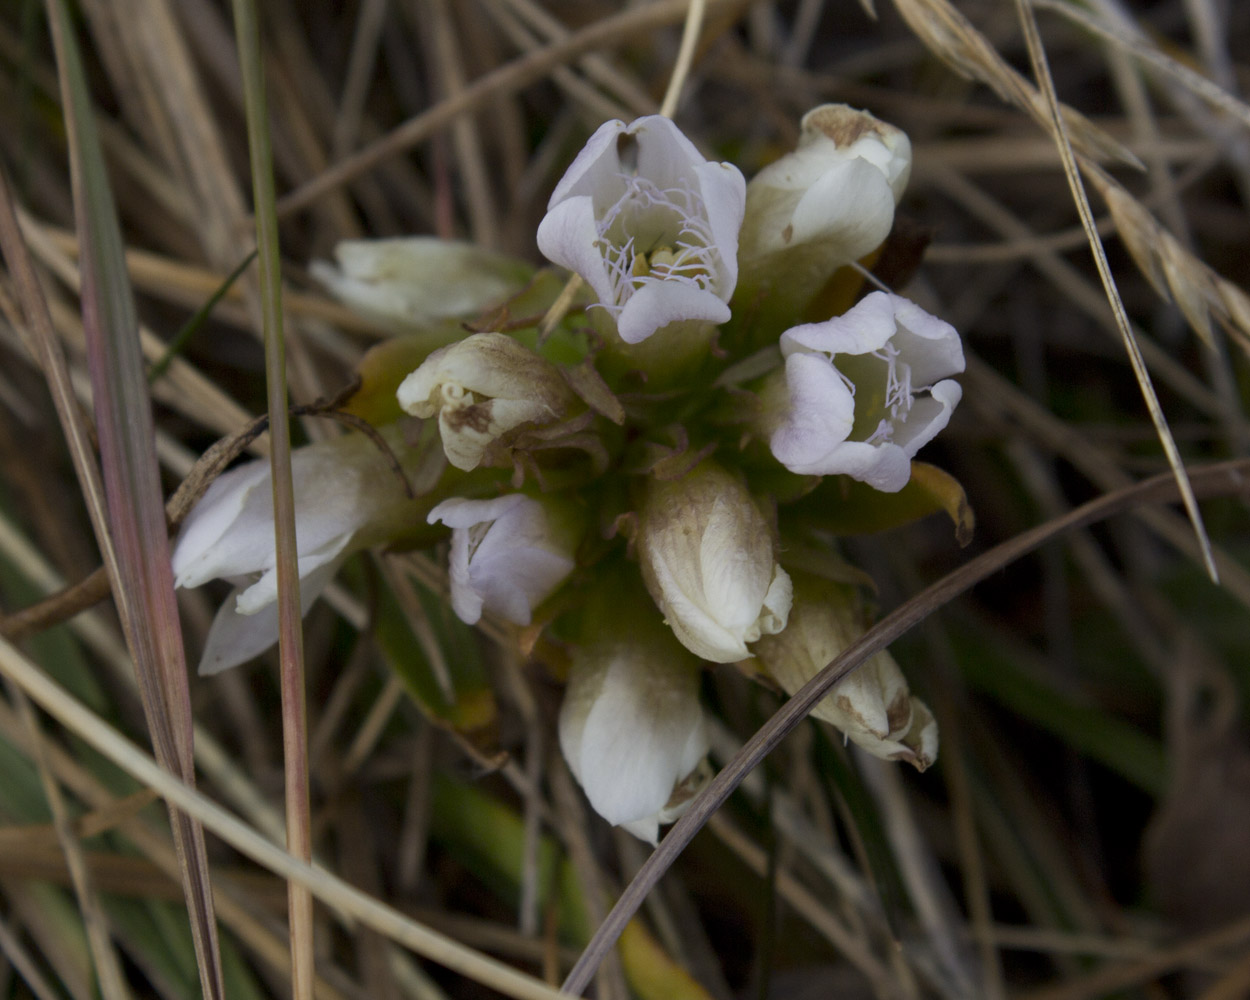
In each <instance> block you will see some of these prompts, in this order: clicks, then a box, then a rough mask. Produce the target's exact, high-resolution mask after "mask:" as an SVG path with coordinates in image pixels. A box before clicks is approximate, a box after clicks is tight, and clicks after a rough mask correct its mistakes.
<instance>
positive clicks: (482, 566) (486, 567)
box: [428, 493, 576, 625]
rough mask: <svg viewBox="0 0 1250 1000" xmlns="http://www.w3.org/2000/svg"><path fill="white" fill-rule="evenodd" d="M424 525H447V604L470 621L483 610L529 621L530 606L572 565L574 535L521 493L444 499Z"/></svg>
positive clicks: (549, 592) (560, 580)
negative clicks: (448, 596)
mask: <svg viewBox="0 0 1250 1000" xmlns="http://www.w3.org/2000/svg"><path fill="white" fill-rule="evenodd" d="M428 520H429V523H431V524H434V523H436V522H442V523H443V524H445V525H447V526H448V527H450V528H452V535H451V555H450V565H449V575H450V583H451V605H452V609H453V610H454V611H455V612H456V615H457V617H459V618H460V620H461V621H463V622H465V623H467V624H469V625H473V624H476V623H477V621H478V620H479V619H480V618H481V617H482V614H483V613H484V612H486V611H489V612H491V613H492V614H496V615H499V616H500V617H501V618H504V619H506V620H508V621H510V622H513V623H514V624H517V625H528V624H529V623H530V621H531V619H532V617H533V611H534V608H535V607H537V606H538V605H539V604H541V603H542V602H543V601H545V600H546V599H547V598H548V597H550V596H551V595H552V594H553V593H554V592H555V591H556V590H557V589H558V588H559V586H560V585H561V584H562V583H563V582H564V581H565V579H567V578H568V576H569V574H570V573H571V572H572V571H573V568H574V565H575V563H574V559H573V550H574V547H575V545H576V538H575V536H574V534H573V533H570V532H568V531H565V530H563V527H564V526H561V525H559V524H553V523H552V522H551V519H550V517H549V514H548V511H547V508H546V507H544V505H543V504H542V503H541V502H540V501H538V500H534V499H532V498H530V497H527V496H525V495H524V494H521V493H513V494H509V495H507V496H502V497H496V498H495V499H493V500H467V499H463V498H453V499H451V500H444V501H443V502H442V503H440V504H439V505H438V506H437V507H435V508H434V509H433V510H431V511H430V514H429V517H428Z"/></svg>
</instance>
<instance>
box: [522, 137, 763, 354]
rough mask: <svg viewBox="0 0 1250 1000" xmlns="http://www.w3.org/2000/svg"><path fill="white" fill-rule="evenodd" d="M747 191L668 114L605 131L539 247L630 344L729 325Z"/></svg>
mask: <svg viewBox="0 0 1250 1000" xmlns="http://www.w3.org/2000/svg"><path fill="white" fill-rule="evenodd" d="M745 197H746V193H745V182H744V181H743V179H742V174H741V173H739V172H738V170H737V168H736V167H734V166H732V165H731V164H728V163H712V162H709V161H707V160H705V159H704V158H703V157H702V156H700V155H699V151H698V150H697V149H695V147H694V144H693V143H691V142H690V140H689V139H687V138H686V137H685V136H684V135H683V134H682V133H681V130H680V129H678V128H677V126H676V125H674V124H673V123H672V122H671V121H669V120H668V119H667V118H663V117H661V116H659V115H651V116H648V117H645V118H639V119H637V120H636V121H634V122H633V123H632V124H630V125H625V124H624V123H623V122H620V121H610V122H607V123H605V124H604V125H602V126H600V127H599V129H598V131H596V132H595V134H594V135H592V136H591V137H590V141H589V142H587V143H586V146H585V148H584V149H583V150H582V151H581V152H580V153H579V154H578V156H577V159H575V160H574V161H573V164H572V166H570V167H569V169H568V171H567V172H566V173H565V175H564V177H563V179H562V180H561V181H560V183H559V184H558V185H556V189H555V191H554V193H553V194H552V195H551V200H550V202H549V203H548V206H547V215H546V217H545V218H544V219H543V221H542V223H541V224H540V225H539V227H538V247H539V249H540V250H542V252H543V253H544V254H545V255H546V256H547V257H548V258H549V259H550V260H552V261H554V262H555V263H557V264H560V265H562V266H564V267H567V268H569V269H570V270H572V271H575V272H577V273H578V274H580V275H581V276H582V277H583V278H584V279H585V280H586V282H587V283H588V284H589V285H590V287H591V288H592V289H594V291H595V294H596V295H597V296H598V297H599V304H600V305H601V306H602V307H603V308H604V309H606V310H607V311H608V312H609V313H610V314H611V315H612V316H613V317H614V318H615V320H616V326H617V332H618V333H619V334H620V337H621V339H622V340H623V341H625V343H627V344H637V343H639V342H641V341H643V340H646V339H647V338H648V337H650V336H651V335H652V334H653V333H655V332H656V331H657V330H660V329H663V328H664V327H665V326H668V325H669V324H670V323H677V322H682V321H686V320H698V321H704V322H708V323H724V322H725V321H726V320H728V319H729V307H728V306H727V305H726V303H727V302H728V301H729V297H730V296H731V295H732V294H733V290H734V285H735V283H736V282H737V280H738V263H737V255H738V229H739V227H740V226H741V225H742V212H743V204H744V200H745Z"/></svg>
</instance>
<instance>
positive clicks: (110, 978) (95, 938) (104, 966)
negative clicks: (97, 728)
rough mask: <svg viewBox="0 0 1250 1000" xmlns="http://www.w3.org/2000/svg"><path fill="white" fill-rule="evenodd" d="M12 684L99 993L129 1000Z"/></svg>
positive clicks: (31, 716) (36, 729)
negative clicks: (89, 948) (74, 899)
mask: <svg viewBox="0 0 1250 1000" xmlns="http://www.w3.org/2000/svg"><path fill="white" fill-rule="evenodd" d="M9 687H10V689H11V694H12V700H13V702H14V704H15V705H16V706H17V711H18V714H19V715H20V716H21V717H22V722H23V723H24V724H25V726H26V729H27V731H28V732H29V734H30V743H31V747H32V748H33V749H34V752H35V753H34V756H35V763H36V765H37V766H38V768H39V780H40V783H41V784H42V785H43V790H44V796H45V798H46V799H47V800H48V806H49V808H50V809H51V812H52V826H53V829H54V831H55V834H56V839H57V843H58V844H59V846H60V849H61V854H62V855H63V856H64V860H65V865H66V867H67V868H68V870H69V875H70V882H71V883H72V885H73V887H74V894H75V895H76V896H77V898H78V909H79V911H80V912H81V913H82V915H83V923H84V924H85V925H86V928H87V941H88V943H89V944H90V946H91V959H92V961H93V962H94V963H95V971H96V979H97V982H98V983H99V986H100V993H101V995H102V997H103V998H104V1000H129V997H130V989H129V988H128V987H127V985H126V980H125V978H124V977H123V976H122V970H121V962H120V960H119V959H118V957H117V951H116V950H115V949H114V948H113V942H112V939H111V935H110V930H109V924H108V918H107V917H106V916H105V914H104V910H103V908H102V907H101V906H100V899H99V897H98V896H97V895H96V892H95V885H94V880H93V878H92V876H91V874H90V872H89V871H88V869H87V863H86V860H85V858H84V854H83V849H82V845H81V844H79V842H78V837H77V834H76V833H75V831H74V829H73V826H72V824H71V821H70V816H69V811H68V810H67V808H66V806H65V797H64V796H63V795H62V794H61V789H60V786H59V785H58V784H57V782H56V779H55V778H54V777H53V776H52V772H51V769H50V768H49V766H48V760H47V752H46V750H45V748H44V740H43V733H42V732H41V731H40V726H39V719H38V718H37V717H36V715H35V710H34V709H33V708H32V707H31V704H30V700H29V699H28V698H27V697H26V695H25V694H23V693H22V691H21V690H20V689H19V688H16V687H14V686H13V685H9Z"/></svg>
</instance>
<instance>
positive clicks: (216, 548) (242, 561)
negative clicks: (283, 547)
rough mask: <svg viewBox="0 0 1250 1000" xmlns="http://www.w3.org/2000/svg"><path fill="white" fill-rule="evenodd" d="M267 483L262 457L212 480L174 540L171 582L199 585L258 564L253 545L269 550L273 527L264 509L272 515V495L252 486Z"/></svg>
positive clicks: (238, 572)
mask: <svg viewBox="0 0 1250 1000" xmlns="http://www.w3.org/2000/svg"><path fill="white" fill-rule="evenodd" d="M268 482H269V463H268V462H267V461H257V462H249V463H248V464H247V465H241V466H239V467H238V468H235V469H231V470H230V471H229V472H227V473H225V474H224V475H222V476H219V477H218V478H217V479H216V480H214V481H213V483H212V485H211V486H209V488H208V489H207V490H206V491H205V493H204V496H203V497H201V498H200V500H199V502H198V503H197V504H196V505H195V507H193V508H192V510H191V513H190V514H188V515H187V518H186V520H185V521H184V522H183V524H182V530H181V531H179V533H178V540H177V542H175V543H174V551H173V554H172V556H171V562H172V564H173V571H174V586H176V587H198V586H200V585H202V584H204V583H207V582H208V581H209V580H214V579H217V578H218V577H230V576H240V575H242V574H245V573H250V572H252V571H253V570H255V569H256V568H257V564H256V563H255V561H254V560H255V556H256V550H257V546H258V545H260V546H264V545H268V547H269V548H270V549H272V548H273V527H272V525H271V524H266V522H265V520H264V517H263V515H264V512H265V510H266V508H267V509H268V510H269V511H270V517H271V518H272V509H273V499H272V497H271V496H270V494H269V490H268V489H258V488H257V487H259V486H267V485H268ZM245 511H246V513H245ZM262 551H263V548H262Z"/></svg>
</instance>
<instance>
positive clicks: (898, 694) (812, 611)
mask: <svg viewBox="0 0 1250 1000" xmlns="http://www.w3.org/2000/svg"><path fill="white" fill-rule="evenodd" d="M794 588H795V593H794V607H793V608H791V610H790V623H789V624H788V625H787V626H786V630H785V631H784V632H782V633H781V634H780V635H770V636H765V637H764V638H762V639H760V641H759V642H758V643H757V644H756V646H755V655H756V656H757V657H758V658H759V661H760V663H761V664H762V665H763V667H764V669H765V670H766V671H767V673H768V674H769V675H771V676H772V678H773V679H774V680H775V681H777V683H778V684H780V685H781V686H782V687H783V688H784V689H785V690H786V691H787V692H788V693H790V694H794V693H795V692H796V691H798V690H799V688H801V687H802V686H803V685H804V684H806V683H807V682H808V681H809V680H811V679H812V678H813V677H814V676H815V675H816V674H817V673H819V672H820V671H821V670H823V669H824V668H825V666H827V665H828V664H829V663H830V662H832V661H833V660H834V659H835V658H836V657H837V656H838V655H839V654H840V653H841V652H842V651H843V650H844V649H846V648H847V647H848V646H849V645H850V644H851V643H852V642H854V641H855V640H856V639H858V638H859V637H860V635H862V634H863V631H864V630H863V626H862V624H861V622H860V619H859V615H858V612H857V608H856V606H855V601H854V597H853V595H852V594H851V592H850V591H849V588H847V587H844V586H840V585H838V584H833V583H829V582H828V581H824V580H819V579H816V578H814V577H806V576H802V575H797V574H796V577H795V583H794ZM812 715H814V716H815V717H816V718H818V719H823V720H824V721H825V722H828V723H831V724H832V725H834V726H836V727H837V728H838V729H840V730H841V731H842V732H843V733H845V734H846V736H847V737H848V738H849V739H850V740H852V741H853V742H854V743H856V744H858V745H859V746H861V747H863V748H864V749H865V750H867V751H868V752H869V753H871V754H872V755H873V756H875V757H880V758H882V759H883V760H897V761H905V762H906V763H909V764H912V765H913V766H915V767H916V768H917V769H918V770H921V771H923V770H924V769H925V768H927V767H928V766H929V765H930V764H932V763H933V762H934V760H936V759H937V751H938V731H937V723H936V722H935V721H934V719H933V714H932V713H931V712H930V711H929V709H928V707H927V706H926V705H925V704H924V702H922V701H920V699H918V698H915V697H913V696H912V695H911V692H910V690H909V689H908V687H907V680H906V679H905V678H904V677H903V673H902V671H901V670H899V668H898V664H897V663H896V662H895V661H894V657H893V656H891V655H890V653H889V651H887V650H883V651H882V652H880V653H877V654H876V655H875V656H873V657H872V658H871V659H869V660H868V661H867V662H866V663H864V664H862V665H861V666H860V667H859V668H857V669H856V670H855V671H854V672H853V673H852V674H850V676H848V677H846V678H844V679H843V680H841V681H839V682H838V683H837V684H835V685H834V686H833V689H832V690H831V691H830V692H829V694H827V695H826V696H825V697H824V698H822V699H821V700H820V701H819V702H818V703H817V704H816V707H815V708H813V709H812Z"/></svg>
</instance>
